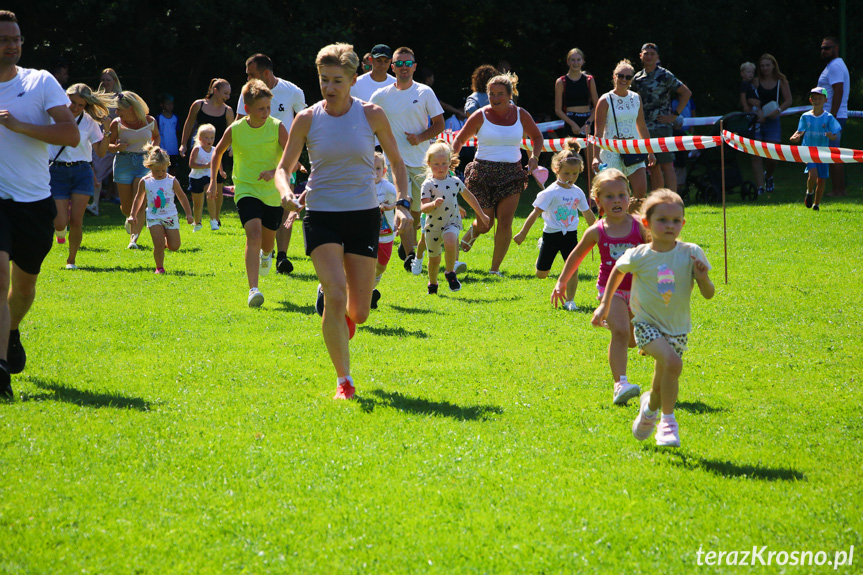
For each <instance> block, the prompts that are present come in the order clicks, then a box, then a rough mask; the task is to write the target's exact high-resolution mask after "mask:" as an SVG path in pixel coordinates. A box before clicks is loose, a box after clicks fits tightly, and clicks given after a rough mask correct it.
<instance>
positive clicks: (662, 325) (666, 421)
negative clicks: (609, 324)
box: [592, 189, 715, 447]
mask: <svg viewBox="0 0 863 575" xmlns="http://www.w3.org/2000/svg"><path fill="white" fill-rule="evenodd" d="M642 207H643V210H644V216H643V219H642V220H641V222H642V224H644V225H645V226H647V228H648V230H649V231H650V237H651V242H650V243H649V244H642V245H640V246H638V247H636V248H632V249H630V250H627V251H626V252H625V253H624V254H623V255H622V256H620V257H619V258H618V260H617V263H616V264H615V265H614V269H612V270H611V275H610V276H609V278H608V283H607V284H606V289H605V293H604V294H603V296H602V303H600V304H599V307H598V308H596V311H595V312H594V313H593V320H592V323H593V325H594V326H597V327H598V326H600V325H602V324H603V322H604V321H605V320H606V319H607V318H608V317H609V314H610V312H611V305H612V302H613V300H614V299H615V295H614V294H615V292H616V290H617V288H618V287H619V286H620V284H621V282H622V281H623V278H624V275H625V274H627V273H632V299H631V300H630V301H631V304H632V311H633V313H634V314H635V318H634V319H633V320H632V323H633V326H634V328H635V342H636V343H637V344H638V347H639V349H641V350H642V351H644V352H645V353H647V354H648V355H650V356H652V357H653V358H654V359H655V360H656V367H655V368H654V372H653V388H652V389H651V391H649V392H645V393H644V394H642V396H641V401H640V407H639V410H638V416H637V417H636V418H635V421H634V422H633V423H632V434H633V435H634V436H635V438H636V439H637V440H639V441H644V440H645V439H647V438H648V437H650V434H651V433H653V429H654V427H656V424H657V420H659V428H658V429H657V431H656V444H657V445H660V446H669V447H679V446H680V435H679V433H678V429H677V420H676V419H675V418H674V406H675V404H676V403H677V392H678V379H679V378H680V373H681V371H682V370H683V360H682V358H683V352H684V351H686V343H687V336H688V334H689V332H690V331H692V323H691V321H690V316H689V300H690V297H691V295H692V288H693V287H694V284H695V282H698V289H699V291H700V292H701V295H703V296H704V298H705V299H710V298H712V297H713V294H714V292H715V287H714V286H713V282H711V281H710V277H709V276H708V272H709V270H710V264H709V263H708V261H707V257H706V256H705V255H704V251H703V250H702V249H701V248H700V247H698V246H697V245H695V244H690V243H686V242H680V241H677V238H678V236H679V235H680V231H681V230H682V229H683V224H684V223H686V220H685V218H684V217H683V216H684V210H683V200H682V199H680V196H678V195H677V194H676V193H674V192H672V191H671V190H666V189H660V190H656V191H654V192H653V193H651V194H650V195H649V196H648V197H647V199H646V200H645V201H644V204H643V206H642ZM660 408H661V409H662V417H661V418H660V417H658V416H659V410H660Z"/></svg>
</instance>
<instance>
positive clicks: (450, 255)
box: [417, 232, 458, 277]
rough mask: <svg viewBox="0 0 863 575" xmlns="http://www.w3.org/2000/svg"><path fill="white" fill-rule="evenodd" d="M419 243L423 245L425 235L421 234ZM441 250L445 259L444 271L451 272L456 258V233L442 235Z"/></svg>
mask: <svg viewBox="0 0 863 575" xmlns="http://www.w3.org/2000/svg"><path fill="white" fill-rule="evenodd" d="M421 243H422V244H423V246H424V245H425V234H423V239H422V242H421ZM443 249H444V255H445V257H446V271H447V272H451V271H453V270H454V269H455V260H456V259H457V257H458V233H453V232H447V233H445V234H444V235H443ZM417 253H419V249H417ZM417 257H419V256H417ZM438 261H440V258H438ZM435 277H437V276H435Z"/></svg>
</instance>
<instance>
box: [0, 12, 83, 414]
mask: <svg viewBox="0 0 863 575" xmlns="http://www.w3.org/2000/svg"><path fill="white" fill-rule="evenodd" d="M23 43H24V37H23V36H22V35H21V29H20V28H19V27H18V20H17V18H15V14H13V13H12V12H9V11H6V10H0V397H7V398H11V397H12V384H11V377H10V374H12V373H20V372H21V371H22V370H23V369H24V364H25V362H26V361H27V356H26V354H25V353H24V348H23V346H22V345H21V339H20V334H19V332H18V325H19V324H20V323H21V320H22V319H24V316H25V315H26V314H27V311H28V310H29V309H30V306H31V305H32V304H33V300H34V298H35V297H36V279H37V278H38V276H39V270H40V268H41V266H42V260H44V259H45V256H46V255H48V252H49V251H50V250H51V245H52V243H53V240H54V238H53V235H54V224H53V222H54V217H55V216H56V215H57V208H56V207H55V205H54V200H53V199H52V198H51V188H50V176H49V173H48V161H47V160H48V144H53V145H56V146H77V145H78V142H79V139H80V136H79V134H78V126H77V125H76V124H75V119H74V118H73V117H72V112H70V111H69V108H68V104H69V98H68V97H67V96H66V92H65V91H64V90H63V88H61V87H60V84H59V83H57V80H56V79H55V78H54V77H53V76H52V75H51V74H49V73H48V72H46V71H44V70H31V69H28V68H19V67H18V66H17V64H18V60H19V59H20V58H21V47H22V44H23ZM52 120H53V123H52ZM10 286H11V289H10Z"/></svg>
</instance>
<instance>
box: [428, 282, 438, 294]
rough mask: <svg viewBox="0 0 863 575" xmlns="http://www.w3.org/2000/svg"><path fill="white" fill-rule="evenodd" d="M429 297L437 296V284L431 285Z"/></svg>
mask: <svg viewBox="0 0 863 575" xmlns="http://www.w3.org/2000/svg"><path fill="white" fill-rule="evenodd" d="M429 295H437V284H429Z"/></svg>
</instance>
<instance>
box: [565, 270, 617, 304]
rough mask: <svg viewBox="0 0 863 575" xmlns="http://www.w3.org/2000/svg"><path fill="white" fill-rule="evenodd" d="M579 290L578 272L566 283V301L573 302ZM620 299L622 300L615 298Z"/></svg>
mask: <svg viewBox="0 0 863 575" xmlns="http://www.w3.org/2000/svg"><path fill="white" fill-rule="evenodd" d="M577 289H578V270H576V272H575V273H574V274H572V277H571V278H569V281H568V282H566V301H572V300H573V298H575V291H576V290H577ZM615 299H620V298H615Z"/></svg>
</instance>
